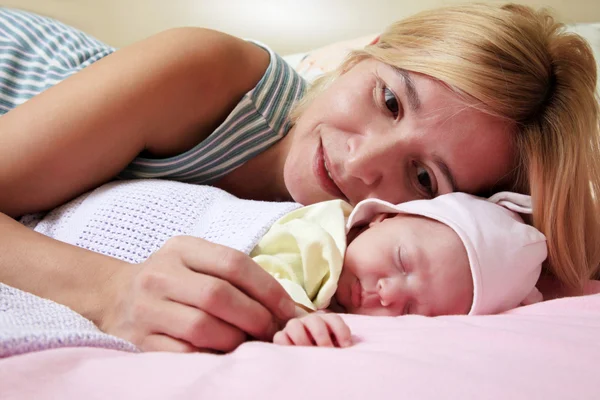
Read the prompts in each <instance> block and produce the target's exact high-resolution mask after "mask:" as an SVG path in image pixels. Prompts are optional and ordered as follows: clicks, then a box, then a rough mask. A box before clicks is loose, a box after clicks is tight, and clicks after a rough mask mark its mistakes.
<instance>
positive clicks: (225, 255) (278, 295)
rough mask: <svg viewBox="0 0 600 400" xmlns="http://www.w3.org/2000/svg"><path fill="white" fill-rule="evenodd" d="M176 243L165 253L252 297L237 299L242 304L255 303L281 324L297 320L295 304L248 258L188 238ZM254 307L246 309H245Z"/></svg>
mask: <svg viewBox="0 0 600 400" xmlns="http://www.w3.org/2000/svg"><path fill="white" fill-rule="evenodd" d="M175 239H177V240H170V241H169V242H168V243H167V244H165V246H164V248H165V250H167V251H175V252H177V253H178V254H180V255H181V257H182V260H183V262H184V263H185V265H186V266H188V268H190V269H192V270H194V271H196V272H200V273H204V274H207V275H211V276H214V277H216V278H220V279H222V280H224V281H227V282H229V283H230V284H231V285H232V286H235V287H236V288H238V289H240V290H241V291H243V292H244V293H246V294H247V295H248V296H249V297H247V298H245V299H242V298H240V299H238V302H239V304H243V303H244V302H246V303H249V301H250V300H251V299H254V300H255V301H256V302H258V303H259V304H261V305H263V306H264V307H265V308H266V309H268V310H269V312H271V313H272V314H273V315H274V316H276V317H277V318H279V319H280V320H283V321H287V320H289V319H291V318H293V317H294V312H295V304H294V302H293V301H292V299H291V298H290V296H289V295H288V294H287V293H286V291H285V290H284V289H283V287H282V286H281V285H280V284H279V283H278V282H277V280H276V279H275V278H273V277H272V276H271V275H269V274H268V273H267V272H266V271H265V270H263V269H262V268H261V267H260V266H259V265H258V264H256V263H255V262H254V261H253V260H252V259H251V258H250V257H249V256H248V255H246V254H244V253H242V252H239V251H237V250H234V249H231V248H229V247H225V246H220V245H216V244H214V243H210V242H207V241H205V240H201V239H197V238H193V237H189V236H179V237H177V238H175ZM252 307H253V305H251V304H247V305H246V308H252Z"/></svg>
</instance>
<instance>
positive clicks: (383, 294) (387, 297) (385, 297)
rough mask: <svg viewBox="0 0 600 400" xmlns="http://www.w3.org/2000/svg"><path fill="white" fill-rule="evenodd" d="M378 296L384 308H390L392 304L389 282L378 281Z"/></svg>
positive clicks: (383, 279)
mask: <svg viewBox="0 0 600 400" xmlns="http://www.w3.org/2000/svg"><path fill="white" fill-rule="evenodd" d="M377 294H378V295H379V302H380V303H381V306H382V307H388V306H390V305H391V304H392V298H391V293H390V282H389V280H387V279H385V278H381V279H379V281H377Z"/></svg>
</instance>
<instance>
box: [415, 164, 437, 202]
mask: <svg viewBox="0 0 600 400" xmlns="http://www.w3.org/2000/svg"><path fill="white" fill-rule="evenodd" d="M417 181H418V182H419V185H420V186H421V187H422V188H423V189H424V190H425V191H426V192H427V194H428V195H429V196H431V197H433V196H434V193H433V182H432V181H431V175H430V174H429V171H427V169H425V168H423V167H422V166H420V165H417Z"/></svg>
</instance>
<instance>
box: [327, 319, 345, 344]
mask: <svg viewBox="0 0 600 400" xmlns="http://www.w3.org/2000/svg"><path fill="white" fill-rule="evenodd" d="M325 322H326V324H327V327H328V329H329V331H330V332H331V334H332V335H333V337H334V338H335V340H336V341H337V344H338V345H339V346H340V347H348V346H351V345H352V333H351V332H350V328H349V327H348V325H346V323H345V322H344V320H343V319H342V318H341V317H340V316H339V315H337V314H327V318H326V319H325Z"/></svg>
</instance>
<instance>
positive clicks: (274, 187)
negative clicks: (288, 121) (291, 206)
mask: <svg viewBox="0 0 600 400" xmlns="http://www.w3.org/2000/svg"><path fill="white" fill-rule="evenodd" d="M292 131H293V128H292V130H291V131H290V132H289V133H288V134H287V135H286V136H285V137H284V138H283V139H281V140H279V141H278V142H277V143H275V144H274V145H272V146H271V147H269V148H268V149H266V150H265V151H263V152H262V153H260V154H258V155H257V156H256V157H254V158H252V159H251V160H248V161H247V162H246V163H244V164H243V165H241V166H240V167H238V168H236V169H234V170H233V171H231V172H230V173H228V174H227V175H225V176H224V177H223V178H221V179H220V180H218V181H217V182H216V183H215V184H214V186H216V187H218V188H220V189H223V190H225V191H227V192H229V193H231V194H233V195H234V196H237V197H239V198H242V199H249V200H262V201H293V199H292V198H291V196H290V194H289V192H288V191H287V188H286V186H285V180H284V176H283V168H284V165H285V160H286V158H287V155H288V152H289V148H290V145H291V142H292V137H293V135H292Z"/></svg>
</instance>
